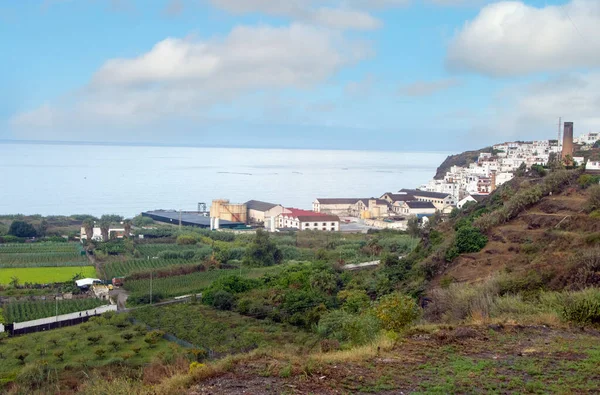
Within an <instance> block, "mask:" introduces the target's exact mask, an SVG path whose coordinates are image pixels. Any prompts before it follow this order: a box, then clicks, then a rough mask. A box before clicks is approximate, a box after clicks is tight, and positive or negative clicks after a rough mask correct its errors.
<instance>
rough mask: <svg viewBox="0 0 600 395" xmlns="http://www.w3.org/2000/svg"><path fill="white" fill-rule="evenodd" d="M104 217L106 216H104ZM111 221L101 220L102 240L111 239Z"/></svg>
mask: <svg viewBox="0 0 600 395" xmlns="http://www.w3.org/2000/svg"><path fill="white" fill-rule="evenodd" d="M103 217H104V216H103ZM109 230H110V221H106V220H103V219H101V220H100V233H101V234H102V241H103V242H107V241H108V240H109V234H108V232H109Z"/></svg>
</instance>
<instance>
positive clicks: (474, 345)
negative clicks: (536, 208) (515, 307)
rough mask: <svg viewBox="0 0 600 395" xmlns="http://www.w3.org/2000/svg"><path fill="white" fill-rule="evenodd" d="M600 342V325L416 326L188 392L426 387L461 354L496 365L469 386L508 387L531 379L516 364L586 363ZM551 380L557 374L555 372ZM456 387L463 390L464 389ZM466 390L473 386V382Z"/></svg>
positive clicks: (263, 361)
mask: <svg viewBox="0 0 600 395" xmlns="http://www.w3.org/2000/svg"><path fill="white" fill-rule="evenodd" d="M583 339H586V340H585V341H583ZM598 340H600V333H598V332H597V331H594V330H587V331H586V332H580V331H575V332H573V331H570V330H564V329H551V328H549V327H546V326H520V325H516V326H503V325H482V326H470V327H458V328H446V329H441V330H435V331H431V332H428V331H423V332H420V333H419V332H418V331H415V333H414V334H412V335H409V336H408V337H407V338H406V339H405V340H403V341H402V342H401V343H400V344H398V345H397V346H395V347H394V348H393V349H392V350H389V351H381V352H378V354H379V355H375V356H372V357H366V358H365V359H364V360H360V361H345V362H322V363H320V364H318V365H315V366H314V367H312V368H309V367H307V366H309V365H310V364H309V363H307V362H306V361H303V363H300V364H299V363H298V362H297V361H296V362H295V363H294V364H293V365H292V366H293V368H292V371H291V375H290V376H289V377H282V375H281V373H280V372H281V369H282V368H284V367H286V366H290V362H289V361H284V360H278V359H275V358H270V357H261V358H259V359H257V360H253V361H250V362H247V363H244V364H238V365H235V366H234V367H233V368H232V369H231V370H230V371H228V372H226V373H223V374H222V375H219V376H217V377H213V378H210V379H208V380H205V381H204V382H201V383H199V384H197V385H195V386H193V387H192V388H190V390H189V392H188V394H193V395H197V394H281V393H286V394H348V393H359V394H361V393H378V394H402V393H405V394H406V393H412V392H416V391H424V392H426V391H427V390H428V389H429V390H431V389H432V388H433V389H435V388H437V387H436V385H437V384H436V383H437V381H439V380H442V382H443V380H444V377H443V375H444V374H448V375H449V377H450V376H452V374H453V372H452V370H449V371H447V370H444V369H445V368H444V366H447V365H448V364H453V363H455V362H454V361H457V360H458V361H467V362H468V363H471V362H472V363H474V364H475V366H476V364H479V363H482V364H488V365H490V369H489V371H486V370H483V371H476V370H474V371H473V372H471V373H468V376H467V378H468V380H467V382H466V383H465V384H464V385H467V386H468V385H476V384H477V382H478V381H479V380H481V381H485V382H487V381H489V380H498V386H499V388H502V386H503V385H508V384H507V383H509V382H511V380H513V379H515V378H519V379H521V378H524V379H525V381H527V380H528V379H529V378H528V377H527V374H528V373H527V371H525V372H523V371H520V369H519V368H512V367H513V366H519V365H526V363H531V364H532V366H536V364H543V365H544V366H546V365H548V366H554V365H557V364H560V363H568V361H582V360H585V359H586V358H587V354H586V353H585V348H584V347H583V345H584V344H588V342H590V344H594V342H596V344H597V342H598ZM557 366H558V365H557ZM525 369H527V368H525ZM501 370H502V374H501V375H500V371H501ZM469 377H470V379H469ZM547 379H548V380H554V379H556V377H555V376H552V375H551V374H550V375H549V377H548V378H547ZM471 380H472V382H471ZM597 384H600V383H597ZM454 385H455V386H456V385H458V384H454ZM507 388H509V390H507V391H504V393H507V392H508V393H510V392H519V390H520V389H522V388H515V389H514V391H511V390H510V387H507ZM455 389H456V390H457V391H458V392H462V391H461V389H460V387H458V388H455ZM463 389H464V390H465V391H466V392H470V391H469V390H468V387H467V388H463ZM599 389H600V387H599ZM438 392H439V390H438ZM574 392H580V391H574Z"/></svg>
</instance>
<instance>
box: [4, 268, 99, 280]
mask: <svg viewBox="0 0 600 395" xmlns="http://www.w3.org/2000/svg"><path fill="white" fill-rule="evenodd" d="M78 274H81V275H82V276H83V277H96V269H95V268H94V267H92V266H64V267H25V268H14V269H0V284H9V283H10V282H11V281H12V280H13V278H17V279H18V281H19V283H20V284H25V283H33V284H49V283H62V282H66V281H69V280H71V279H72V278H73V277H74V276H76V275H78Z"/></svg>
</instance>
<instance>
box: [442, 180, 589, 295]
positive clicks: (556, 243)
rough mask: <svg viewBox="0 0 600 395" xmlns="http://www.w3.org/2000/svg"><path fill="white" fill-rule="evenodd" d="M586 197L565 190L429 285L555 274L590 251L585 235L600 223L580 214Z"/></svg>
mask: <svg viewBox="0 0 600 395" xmlns="http://www.w3.org/2000/svg"><path fill="white" fill-rule="evenodd" d="M586 199H587V196H586V194H585V192H582V191H579V190H576V189H568V190H566V191H564V192H563V193H561V194H559V195H554V196H547V197H545V198H543V199H542V200H541V201H540V202H539V203H538V204H536V205H535V206H533V207H531V208H530V209H529V210H526V211H524V212H523V213H521V214H520V215H519V216H518V217H517V218H515V219H514V220H512V221H510V222H508V223H506V224H504V225H502V226H499V227H496V228H494V229H492V230H491V231H490V232H489V233H488V237H489V240H490V241H489V242H488V244H487V246H486V247H485V248H484V249H483V250H482V251H480V252H478V253H474V254H463V255H461V256H460V257H458V258H457V259H456V260H455V261H454V262H453V264H452V265H451V266H450V268H449V269H447V270H446V271H445V272H444V273H443V274H441V275H439V276H437V278H435V279H434V280H433V281H432V282H431V284H430V286H431V287H433V288H435V287H437V286H438V285H439V283H440V280H441V278H443V277H446V276H449V277H451V278H453V279H454V281H456V282H469V283H475V282H479V281H482V280H484V279H486V278H489V276H490V275H492V274H494V273H498V272H502V271H511V272H515V273H527V272H529V271H531V270H542V271H543V270H547V269H552V270H560V267H561V266H564V263H565V262H566V261H567V260H568V259H569V258H570V257H571V256H573V255H574V254H576V253H577V252H579V251H581V250H583V249H585V248H589V247H593V246H589V245H587V244H586V242H585V238H586V236H588V235H590V234H591V233H594V232H599V231H600V221H599V220H597V219H594V218H591V217H590V216H589V215H587V214H586V213H585V212H584V207H585V202H586Z"/></svg>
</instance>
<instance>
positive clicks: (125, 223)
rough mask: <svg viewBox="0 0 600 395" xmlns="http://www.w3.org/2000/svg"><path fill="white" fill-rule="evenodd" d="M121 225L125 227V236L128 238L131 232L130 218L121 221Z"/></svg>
mask: <svg viewBox="0 0 600 395" xmlns="http://www.w3.org/2000/svg"><path fill="white" fill-rule="evenodd" d="M123 227H124V228H125V236H124V237H125V238H126V239H128V238H129V235H130V234H131V220H130V219H126V220H125V221H123Z"/></svg>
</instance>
